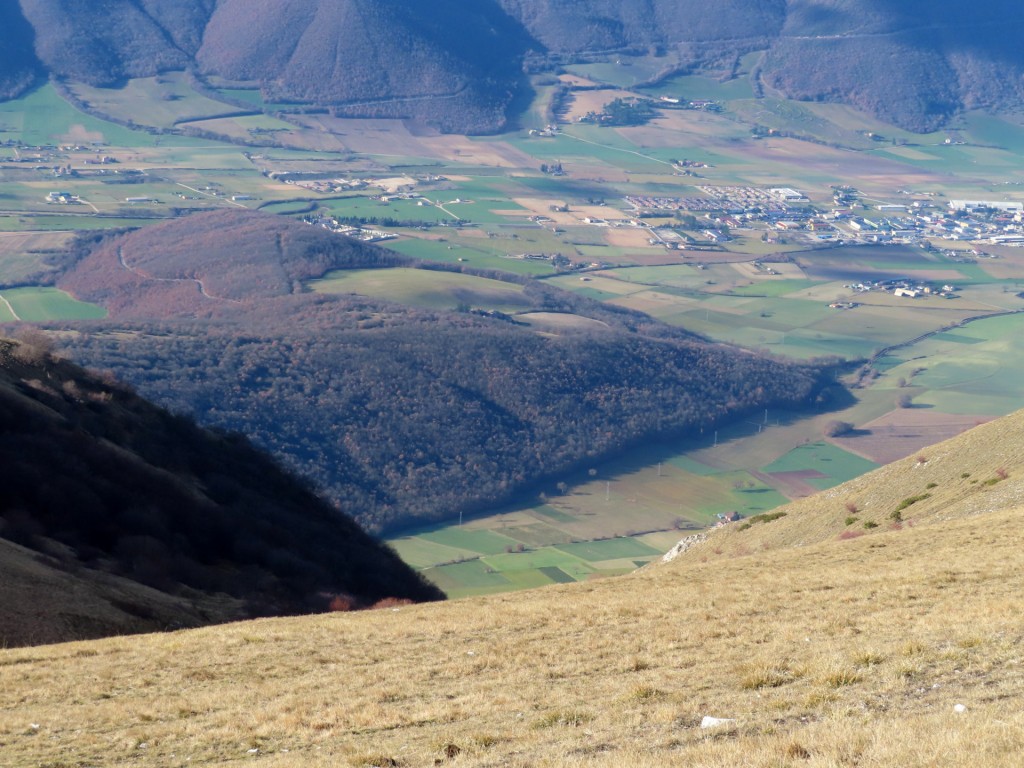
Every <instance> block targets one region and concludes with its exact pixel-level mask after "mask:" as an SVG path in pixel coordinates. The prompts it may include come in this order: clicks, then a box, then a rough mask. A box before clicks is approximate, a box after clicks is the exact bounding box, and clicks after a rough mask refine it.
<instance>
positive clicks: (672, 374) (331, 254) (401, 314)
mask: <svg viewBox="0 0 1024 768" xmlns="http://www.w3.org/2000/svg"><path fill="white" fill-rule="evenodd" d="M76 259H77V261H76V263H75V264H74V266H72V267H71V268H70V269H68V270H67V271H66V273H65V274H64V276H63V277H61V279H60V280H59V285H60V286H61V287H63V288H65V289H67V290H69V291H71V292H72V293H74V294H75V295H76V296H79V297H80V298H83V299H87V300H90V301H96V302H99V303H101V304H103V305H104V306H105V307H107V309H108V310H109V311H110V317H109V319H107V320H105V321H103V322H97V323H82V324H78V325H77V326H76V327H77V329H78V330H80V331H81V332H82V333H81V334H79V335H77V336H74V337H71V338H69V339H68V350H69V351H70V352H71V353H72V354H73V355H74V356H75V357H76V358H77V359H79V360H81V361H82V362H85V363H87V364H88V365H90V366H93V367H96V368H100V369H112V370H113V371H115V372H116V373H117V375H118V376H120V377H123V378H124V379H126V380H127V381H130V382H131V383H133V384H134V385H136V386H138V387H139V388H140V390H141V391H142V392H143V393H145V394H146V395H147V396H149V397H152V398H153V399H154V400H156V401H157V402H159V403H161V404H163V405H165V406H168V407H171V408H172V409H173V410H175V411H180V412H184V413H189V414H193V415H194V416H195V417H196V418H197V419H198V420H199V421H200V422H202V423H204V424H209V425H215V426H219V427H223V428H227V429H231V430H237V431H240V432H243V433H244V434H246V435H249V436H251V437H252V438H253V439H254V440H255V441H256V442H258V443H259V444H261V445H262V446H264V447H266V448H269V449H270V450H271V451H272V452H273V453H274V454H276V455H277V456H278V457H279V458H280V459H282V460H283V461H284V462H285V463H286V464H287V465H289V466H290V467H292V468H294V469H296V470H298V471H299V472H301V473H302V474H304V475H305V476H307V477H309V478H310V479H311V480H313V481H314V482H315V483H316V484H317V486H318V487H319V488H320V489H321V490H322V491H323V492H324V493H325V494H326V495H327V496H328V498H330V499H331V500H332V501H334V502H335V503H336V504H337V505H339V506H340V507H341V508H342V509H343V510H345V511H346V512H347V513H349V514H352V515H354V516H355V517H357V519H358V520H359V521H360V522H361V523H363V524H364V525H365V526H367V527H369V528H372V529H375V530H386V529H393V528H396V527H399V526H402V525H408V524H409V523H411V522H414V521H417V520H439V519H445V518H450V517H451V516H452V515H458V514H459V512H460V511H469V512H471V511H473V510H476V509H480V508H483V507H485V506H491V505H494V504H496V503H500V502H503V501H507V500H509V499H511V498H512V497H513V496H514V495H515V494H516V493H521V492H522V491H523V490H525V489H528V488H536V487H537V484H538V483H540V482H541V481H543V480H545V479H553V478H555V477H557V476H558V475H559V474H563V473H565V472H567V471H570V470H573V469H585V468H588V467H590V466H592V463H594V462H598V461H600V460H601V459H602V458H604V457H609V456H612V455H614V454H616V453H618V452H620V451H622V450H623V449H625V448H627V447H628V446H630V445H632V444H635V443H637V442H638V441H641V440H649V439H652V438H657V437H669V436H678V435H680V434H686V433H689V432H694V431H697V430H700V429H705V428H709V427H710V426H711V425H713V424H716V423H719V422H721V421H723V420H728V419H730V418H735V417H737V416H738V415H740V414H742V413H744V412H747V411H750V410H752V409H755V408H763V407H765V406H775V405H785V406H793V407H804V406H806V405H808V404H810V403H813V401H814V399H815V397H816V396H817V395H818V394H819V392H820V391H821V390H822V388H823V387H824V382H823V376H822V372H821V371H820V370H819V369H818V368H815V367H806V366H798V365H789V364H783V363H779V362H775V361H772V360H768V359H765V358H762V357H760V356H758V355H754V354H750V353H747V352H744V351H740V350H736V349H733V348H729V347H725V346H721V345H712V344H708V343H704V342H701V341H699V340H695V339H694V338H693V337H692V336H690V335H688V334H686V333H685V332H683V331H681V330H678V329H674V328H671V327H669V326H666V325H663V324H661V323H659V322H657V321H655V320H653V319H651V318H650V317H648V316H646V315H642V314H639V313H633V312H629V311H627V310H621V309H618V308H614V307H607V306H604V305H601V304H599V303H598V302H595V301H592V300H589V299H585V298H582V297H578V296H575V295H573V294H569V293H568V292H565V291H561V290H559V289H556V288H553V287H550V286H547V285H545V284H544V283H542V282H538V281H532V280H524V281H523V284H522V286H523V295H524V296H525V297H526V298H527V300H528V301H529V302H530V303H531V304H532V307H533V308H535V309H536V311H543V312H568V313H574V314H579V315H583V316H586V317H590V318H592V319H594V320H598V321H600V322H599V323H595V324H594V325H602V326H603V327H604V329H605V330H603V331H600V332H596V333H585V332H583V331H567V332H565V333H563V334H562V335H557V336H551V335H542V334H539V333H537V332H536V331H535V330H534V329H532V328H530V327H529V326H527V325H525V324H522V323H517V322H515V321H514V318H509V317H507V316H501V315H498V316H485V315H482V314H477V313H473V312H444V311H428V310H421V309H414V308H411V307H407V306H401V305H396V304H389V303H387V302H383V301H378V300H372V299H368V298H365V297H361V296H353V295H348V296H324V295H317V294H312V293H308V292H306V291H305V288H304V285H303V281H304V280H306V279H308V278H310V277H316V276H318V275H320V274H323V273H324V272H326V271H328V270H331V269H342V268H356V267H358V268H365V267H370V266H378V267H391V266H396V265H399V264H413V262H411V261H410V260H409V259H407V258H405V257H401V256H398V255H396V254H392V253H391V252H389V251H385V250H383V249H380V248H377V247H374V246H368V245H365V244H362V243H358V242H355V241H350V240H348V239H346V238H344V237H341V236H338V235H333V234H331V233H329V232H327V231H325V230H322V229H318V228H314V227H311V226H308V225H305V224H301V223H299V222H296V221H293V220H289V219H282V218H280V217H275V216H270V215H266V214H258V213H251V212H242V211H238V212H235V211H221V212H216V213H210V214H196V215H192V216H189V217H187V218H185V219H180V220H176V221H172V222H169V223H166V224H158V225H154V226H151V227H147V228H145V229H143V230H139V231H137V232H132V233H129V234H125V235H121V236H116V237H106V238H100V239H99V240H98V241H86V242H83V243H82V245H81V247H80V249H79V252H78V253H77V255H76V256H73V257H72V260H76ZM422 268H428V266H427V265H422ZM430 268H438V265H433V266H432V267H430ZM491 276H492V277H498V278H504V279H510V280H515V279H517V278H514V277H511V276H508V275H504V276H503V275H501V274H500V273H499V274H492V275H491Z"/></svg>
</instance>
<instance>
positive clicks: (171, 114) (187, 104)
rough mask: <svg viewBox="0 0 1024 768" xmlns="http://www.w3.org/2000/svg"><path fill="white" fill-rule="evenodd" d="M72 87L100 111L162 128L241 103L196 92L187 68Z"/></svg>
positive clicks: (229, 110)
mask: <svg viewBox="0 0 1024 768" xmlns="http://www.w3.org/2000/svg"><path fill="white" fill-rule="evenodd" d="M69 87H70V88H71V89H72V90H73V91H74V93H75V94H76V95H77V96H78V97H79V98H80V99H82V100H83V101H85V102H87V103H89V104H90V105H91V108H93V109H95V110H96V111H97V112H100V113H102V114H104V115H110V116H112V117H116V118H119V119H121V120H129V121H131V122H134V123H137V124H139V125H151V126H155V127H159V128H170V127H172V126H174V125H177V124H178V123H182V122H188V121H190V120H198V119H203V118H206V117H210V116H212V115H223V114H225V113H226V112H232V111H237V107H232V106H230V105H228V104H225V103H223V102H220V101H214V100H213V99H210V98H207V97H206V96H202V95H201V94H198V93H196V92H195V91H194V90H192V87H191V86H190V85H189V83H188V78H187V77H186V76H185V73H183V72H168V73H165V74H162V75H160V76H159V77H145V78H137V79H133V80H128V81H127V82H126V83H125V84H124V85H123V86H122V87H120V88H95V87H92V86H88V85H82V84H74V85H71V86H69ZM140 107H141V108H140Z"/></svg>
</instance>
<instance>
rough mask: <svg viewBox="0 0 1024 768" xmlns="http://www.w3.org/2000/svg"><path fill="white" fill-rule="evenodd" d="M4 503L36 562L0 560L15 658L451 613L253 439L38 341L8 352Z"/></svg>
mask: <svg viewBox="0 0 1024 768" xmlns="http://www.w3.org/2000/svg"><path fill="white" fill-rule="evenodd" d="M39 336H42V334H39ZM0 487H2V488H3V493H2V494H0V542H3V540H6V541H7V542H13V543H16V544H20V545H22V546H23V547H26V548H28V550H30V551H34V552H35V553H36V555H35V556H34V557H33V556H32V555H30V554H29V553H27V552H24V551H20V550H16V549H12V548H10V547H8V546H7V544H6V543H3V544H0V559H3V560H4V565H3V568H0V572H2V574H3V582H4V587H3V603H4V608H3V609H2V610H0V644H2V645H7V644H9V643H20V642H29V641H31V642H47V641H48V642H55V641H57V640H67V639H80V638H83V637H96V636H100V635H105V634H111V633H122V632H126V631H152V630H155V629H162V628H165V627H166V626H169V625H186V626H197V625H200V624H209V623H214V622H218V621H225V620H231V619H237V618H244V617H246V616H267V615H285V614H297V613H308V612H314V611H318V610H320V611H323V610H327V609H328V608H329V607H330V605H331V601H332V600H333V599H335V598H338V599H341V600H344V601H346V603H347V604H351V605H353V606H367V605H372V604H374V603H376V602H378V601H380V600H383V599H386V598H397V599H408V600H413V601H423V600H436V599H439V598H441V597H442V595H441V594H440V592H438V590H436V588H434V587H433V586H431V585H428V584H426V583H425V582H424V581H422V580H421V579H420V578H419V577H418V576H417V575H416V574H415V573H413V572H412V571H411V570H410V569H409V568H408V567H407V566H406V565H405V564H404V563H402V562H401V560H399V559H398V557H397V555H395V553H394V552H392V551H391V550H390V549H387V548H386V547H383V546H382V545H380V544H379V543H377V542H376V541H374V540H373V539H371V538H370V537H369V536H367V535H366V534H365V533H364V532H363V531H362V530H361V529H360V528H359V527H358V526H357V525H355V524H354V523H353V522H352V520H351V519H349V518H347V517H345V516H343V515H341V514H339V513H338V512H337V511H336V510H334V509H332V508H331V507H330V506H329V505H327V504H326V503H324V502H323V501H321V500H320V499H318V498H317V497H316V496H315V495H314V494H313V493H312V492H311V491H310V490H309V488H308V486H307V485H305V484H303V483H302V482H300V481H299V480H297V479H296V478H295V477H294V476H292V475H289V474H287V473H285V472H283V471H282V470H281V469H280V468H279V467H278V466H277V465H276V464H275V463H274V462H273V461H272V460H271V459H270V458H269V457H268V456H267V455H266V454H265V453H263V452H262V451H259V450H257V449H255V448H254V447H252V446H251V445H250V444H249V443H248V442H247V441H246V440H245V439H244V438H242V437H239V436H237V435H228V434H226V433H218V434H214V433H211V432H208V431H205V430H202V429H200V428H198V427H197V426H196V425H195V424H194V422H192V421H191V420H189V419H187V418H183V417H179V416H173V415H171V414H170V413H168V412H167V411H165V410H163V409H161V408H158V407H156V406H154V405H152V404H151V403H149V402H147V401H145V400H143V399H142V398H140V397H138V396H137V395H135V394H134V393H133V392H132V391H131V390H130V389H128V388H126V387H124V386H123V385H120V384H118V383H117V382H116V381H115V380H113V379H111V378H109V377H107V378H100V377H96V376H91V375H89V374H87V373H86V372H85V371H83V370H82V369H80V368H78V367H77V366H75V365H72V364H71V363H68V362H64V361H60V360H55V359H53V358H52V357H51V356H50V355H49V354H48V352H47V350H46V348H45V346H44V345H43V343H42V342H41V341H32V340H28V341H23V342H22V343H17V342H12V341H8V340H0ZM58 571H60V572H62V573H63V575H62V576H60V575H58V574H57V572H58ZM30 572H36V575H34V576H32V577H31V578H27V577H25V575H26V574H28V573H30ZM22 577H25V578H22ZM55 583H63V584H64V587H62V589H66V590H67V592H66V593H65V594H63V595H62V596H61V597H60V598H53V599H52V600H51V598H50V596H49V595H47V594H46V590H47V589H49V588H50V587H53V585H54V584H55ZM12 585H17V587H16V588H15V586H12ZM68 594H75V595H77V599H76V601H74V602H77V603H78V607H77V608H75V607H73V606H72V605H69V604H67V603H69V601H68V600H67V599H66V598H67V595H68ZM41 605H47V606H49V607H50V608H51V609H52V610H46V611H40V610H39V606H41ZM33 606H34V607H35V608H34V610H33V608H32V607H33ZM57 606H59V609H58V608H57ZM19 609H20V610H19ZM19 617H20V618H19ZM7 620H10V621H17V622H19V624H15V625H7V624H6V623H5V622H6V621H7ZM21 623H24V626H22V625H21Z"/></svg>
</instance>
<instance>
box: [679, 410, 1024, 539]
mask: <svg viewBox="0 0 1024 768" xmlns="http://www.w3.org/2000/svg"><path fill="white" fill-rule="evenodd" d="M1022 505H1024V411H1018V412H1016V413H1014V414H1011V415H1010V416H1006V417H1004V418H1002V419H997V420H995V421H992V422H990V423H988V424H983V425H981V426H978V427H974V428H973V429H971V430H970V431H968V432H966V433H964V434H963V435H960V436H959V437H955V438H953V439H951V440H947V441H945V442H942V443H939V444H937V445H934V446H932V447H930V448H928V449H926V450H924V451H921V452H919V453H918V454H916V455H914V456H910V457H908V458H906V459H902V460H900V461H896V462H893V463H892V464H888V465H886V466H884V467H881V468H880V469H877V470H875V471H873V472H870V473H868V474H866V475H864V476H862V477H859V478H857V479H855V480H851V481H849V482H848V483H844V484H843V485H840V486H837V487H836V488H833V489H831V490H828V491H823V492H821V493H819V494H815V495H814V496H811V497H808V498H806V499H801V500H799V501H794V502H792V503H790V504H787V505H785V506H783V507H780V508H779V509H778V510H776V511H775V513H779V512H785V513H786V515H785V517H781V518H779V519H776V520H772V521H766V522H758V521H748V524H740V525H729V526H726V527H725V528H723V529H721V530H719V531H716V532H715V533H714V535H713V537H712V539H711V541H712V542H713V546H703V547H698V548H696V549H693V550H691V551H690V552H688V553H687V554H686V557H700V558H710V559H716V558H717V557H729V556H733V555H736V554H737V553H743V552H752V551H761V550H765V549H777V548H780V547H800V546H806V545H810V544H815V543H818V542H823V541H827V540H829V539H837V538H841V539H843V540H848V539H850V538H857V537H860V536H863V535H868V536H872V535H877V533H878V532H880V531H887V530H894V531H899V530H902V529H904V528H908V527H914V526H917V525H924V524H927V523H933V522H937V521H942V520H952V519H959V518H971V517H972V516H974V515H979V514H982V513H985V512H988V511H990V510H993V509H1008V508H1015V507H1019V506H1022ZM770 514H774V513H770ZM751 522H752V523H753V524H750V523H751ZM712 552H713V553H714V554H712Z"/></svg>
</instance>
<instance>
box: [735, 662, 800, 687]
mask: <svg viewBox="0 0 1024 768" xmlns="http://www.w3.org/2000/svg"><path fill="white" fill-rule="evenodd" d="M792 679H793V675H792V674H791V673H790V671H789V670H788V669H779V668H776V667H754V668H751V669H749V670H747V673H746V674H745V675H744V676H743V678H742V679H741V680H740V688H742V689H743V690H745V691H758V690H761V689H762V688H778V687H780V686H783V685H785V684H786V683H788V682H790V681H791V680H792Z"/></svg>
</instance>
